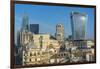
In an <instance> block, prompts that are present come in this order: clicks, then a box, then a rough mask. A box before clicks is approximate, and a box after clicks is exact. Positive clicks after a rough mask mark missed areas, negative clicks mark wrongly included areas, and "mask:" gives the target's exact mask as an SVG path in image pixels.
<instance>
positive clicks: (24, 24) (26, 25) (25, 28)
mask: <svg viewBox="0 0 100 69" xmlns="http://www.w3.org/2000/svg"><path fill="white" fill-rule="evenodd" d="M21 31H29V20H28V16H26V15H25V16H24V17H23V19H22V27H21Z"/></svg>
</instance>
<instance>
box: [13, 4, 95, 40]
mask: <svg viewBox="0 0 100 69" xmlns="http://www.w3.org/2000/svg"><path fill="white" fill-rule="evenodd" d="M72 11H75V12H80V13H85V14H87V15H88V21H87V24H86V38H87V39H94V8H82V7H67V6H48V5H31V4H15V29H14V30H15V32H14V33H15V42H16V33H17V31H18V30H20V28H21V25H22V18H23V16H24V15H26V16H28V18H29V24H39V32H40V33H49V34H52V35H55V32H56V25H57V24H58V23H60V24H63V25H64V32H65V37H68V36H69V35H71V34H72V31H71V20H70V14H71V12H72Z"/></svg>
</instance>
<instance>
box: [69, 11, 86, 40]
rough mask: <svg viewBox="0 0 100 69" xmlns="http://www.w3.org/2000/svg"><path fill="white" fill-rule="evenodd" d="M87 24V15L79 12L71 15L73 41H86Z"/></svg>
mask: <svg viewBox="0 0 100 69" xmlns="http://www.w3.org/2000/svg"><path fill="white" fill-rule="evenodd" d="M86 24H87V15H86V14H84V13H79V12H72V13H71V28H72V39H73V40H84V39H85V32H86V30H85V28H86Z"/></svg>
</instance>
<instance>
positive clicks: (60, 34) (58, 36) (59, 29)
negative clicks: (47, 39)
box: [55, 24, 64, 41]
mask: <svg viewBox="0 0 100 69" xmlns="http://www.w3.org/2000/svg"><path fill="white" fill-rule="evenodd" d="M55 35H56V39H57V40H58V41H63V39H64V26H63V24H57V25H56V34H55Z"/></svg>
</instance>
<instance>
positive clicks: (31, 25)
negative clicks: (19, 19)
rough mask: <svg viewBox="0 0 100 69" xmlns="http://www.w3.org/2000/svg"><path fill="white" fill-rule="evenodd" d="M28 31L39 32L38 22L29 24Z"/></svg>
mask: <svg viewBox="0 0 100 69" xmlns="http://www.w3.org/2000/svg"><path fill="white" fill-rule="evenodd" d="M30 32H32V33H34V34H39V24H30Z"/></svg>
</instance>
